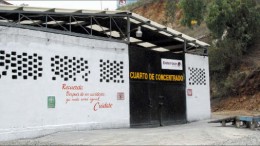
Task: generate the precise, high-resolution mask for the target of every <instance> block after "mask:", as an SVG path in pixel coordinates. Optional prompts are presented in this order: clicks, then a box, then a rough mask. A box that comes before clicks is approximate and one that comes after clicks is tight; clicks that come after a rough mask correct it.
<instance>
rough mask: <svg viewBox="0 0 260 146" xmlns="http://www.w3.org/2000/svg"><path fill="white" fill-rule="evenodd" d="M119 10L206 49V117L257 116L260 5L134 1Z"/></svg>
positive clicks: (254, 1)
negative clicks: (208, 107) (211, 114)
mask: <svg viewBox="0 0 260 146" xmlns="http://www.w3.org/2000/svg"><path fill="white" fill-rule="evenodd" d="M120 9H121V10H129V11H132V12H135V13H137V14H139V15H142V16H144V17H146V18H149V19H151V20H153V21H156V22H158V23H160V24H163V25H165V26H168V27H171V28H173V29H175V30H178V31H180V32H183V33H185V34H188V35H190V36H192V37H194V38H197V39H199V40H202V41H205V42H207V43H209V44H211V47H210V48H209V63H210V78H211V98H212V111H222V110H255V111H260V44H259V42H260V35H259V34H260V29H259V26H260V1H258V0H232V1H230V0H192V1H191V0H139V1H138V2H137V3H134V4H131V5H127V6H125V7H122V8H120Z"/></svg>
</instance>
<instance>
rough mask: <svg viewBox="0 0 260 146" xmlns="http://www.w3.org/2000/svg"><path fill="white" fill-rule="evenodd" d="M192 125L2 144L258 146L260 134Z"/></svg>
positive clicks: (79, 133)
mask: <svg viewBox="0 0 260 146" xmlns="http://www.w3.org/2000/svg"><path fill="white" fill-rule="evenodd" d="M208 121H209V120H207V121H199V122H193V123H188V124H183V125H173V126H165V127H158V128H135V129H134V128H131V129H130V128H129V129H128V128H126V129H105V130H91V131H73V132H59V133H54V134H51V135H47V136H43V137H39V138H33V139H23V140H14V141H6V142H0V145H228V144H231V145H259V144H260V131H259V130H250V129H247V128H240V129H238V128H235V127H233V126H231V125H228V126H227V127H221V126H220V124H209V123H207V122H208Z"/></svg>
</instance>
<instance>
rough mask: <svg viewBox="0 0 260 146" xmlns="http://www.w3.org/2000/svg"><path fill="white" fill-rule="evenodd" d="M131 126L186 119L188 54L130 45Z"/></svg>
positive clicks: (164, 123)
mask: <svg viewBox="0 0 260 146" xmlns="http://www.w3.org/2000/svg"><path fill="white" fill-rule="evenodd" d="M129 64H130V68H129V70H130V125H131V127H140V126H141V127H146V126H162V125H169V124H176V123H184V122H186V100H185V79H184V76H185V75H184V68H185V67H184V66H183V65H184V55H183V54H173V53H170V52H164V53H162V52H156V51H151V50H147V49H144V48H139V47H130V49H129Z"/></svg>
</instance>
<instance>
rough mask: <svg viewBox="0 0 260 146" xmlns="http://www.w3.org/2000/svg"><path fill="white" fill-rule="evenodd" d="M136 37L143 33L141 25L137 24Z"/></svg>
mask: <svg viewBox="0 0 260 146" xmlns="http://www.w3.org/2000/svg"><path fill="white" fill-rule="evenodd" d="M135 34H136V37H138V38H140V37H142V35H143V32H142V31H141V26H138V30H137V31H136V33H135Z"/></svg>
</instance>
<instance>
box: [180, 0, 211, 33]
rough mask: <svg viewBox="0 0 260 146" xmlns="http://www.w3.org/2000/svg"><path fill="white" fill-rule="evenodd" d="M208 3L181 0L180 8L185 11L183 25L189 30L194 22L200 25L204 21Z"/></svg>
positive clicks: (203, 0)
mask: <svg viewBox="0 0 260 146" xmlns="http://www.w3.org/2000/svg"><path fill="white" fill-rule="evenodd" d="M207 2H208V1H207V0H180V2H179V6H180V8H181V9H182V11H183V17H182V19H181V24H182V25H184V26H188V27H189V28H192V27H193V24H192V22H196V24H197V25H200V24H201V22H202V21H203V20H204V14H205V10H206V4H207Z"/></svg>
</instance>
